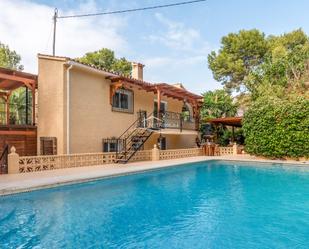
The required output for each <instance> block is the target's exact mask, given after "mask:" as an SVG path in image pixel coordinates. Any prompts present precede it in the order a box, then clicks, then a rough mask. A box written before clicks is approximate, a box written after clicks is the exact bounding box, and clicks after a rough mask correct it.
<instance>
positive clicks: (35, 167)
mask: <svg viewBox="0 0 309 249" xmlns="http://www.w3.org/2000/svg"><path fill="white" fill-rule="evenodd" d="M236 154H238V153H237V145H236V144H234V145H233V146H231V147H218V149H217V151H216V154H214V155H217V156H219V155H236ZM203 155H205V150H204V148H187V149H177V150H159V149H158V148H157V146H156V145H155V146H154V148H153V149H152V150H143V151H138V152H137V153H136V154H135V155H134V156H133V157H132V158H131V160H130V162H137V161H158V160H169V159H179V158H185V157H196V156H203ZM115 159H116V154H115V153H113V152H109V153H106V152H102V153H83V154H70V155H49V156H19V155H18V154H17V153H16V149H15V147H14V146H12V147H11V150H10V154H9V155H8V173H9V174H18V173H27V172H36V171H45V170H54V169H64V168H76V167H84V166H97V165H104V164H112V163H114V162H115Z"/></svg>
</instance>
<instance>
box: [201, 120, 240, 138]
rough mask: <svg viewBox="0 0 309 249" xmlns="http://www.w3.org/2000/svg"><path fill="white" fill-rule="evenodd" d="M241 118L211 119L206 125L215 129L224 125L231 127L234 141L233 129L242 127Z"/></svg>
mask: <svg viewBox="0 0 309 249" xmlns="http://www.w3.org/2000/svg"><path fill="white" fill-rule="evenodd" d="M242 119H243V118H242V117H224V118H213V119H209V120H207V122H208V123H211V124H214V125H215V126H216V127H218V125H220V124H221V125H225V126H231V127H232V136H233V140H235V127H242Z"/></svg>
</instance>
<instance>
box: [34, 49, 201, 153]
mask: <svg viewBox="0 0 309 249" xmlns="http://www.w3.org/2000/svg"><path fill="white" fill-rule="evenodd" d="M143 67H144V66H143V65H142V64H140V63H132V68H133V69H132V76H131V77H125V76H123V75H119V74H117V73H114V72H110V71H107V70H102V69H100V68H97V67H95V66H93V65H88V64H83V63H80V62H78V61H76V60H73V59H70V58H67V57H55V56H49V55H42V54H39V55H38V93H39V94H38V125H37V137H38V151H39V153H40V154H71V153H90V152H102V151H104V152H112V151H116V150H118V151H122V152H123V153H124V156H125V157H127V156H129V157H130V156H131V155H132V154H134V151H136V150H142V149H151V148H153V146H154V144H158V145H159V147H160V148H161V149H181V148H192V147H196V138H197V136H198V121H199V108H200V105H201V99H202V97H201V96H200V95H196V94H194V93H191V92H189V91H187V90H186V89H185V88H184V87H183V86H182V85H181V84H177V85H169V84H166V83H158V84H151V83H148V82H145V81H144V80H143ZM132 148H133V149H132ZM130 149H131V150H132V151H131V152H130Z"/></svg>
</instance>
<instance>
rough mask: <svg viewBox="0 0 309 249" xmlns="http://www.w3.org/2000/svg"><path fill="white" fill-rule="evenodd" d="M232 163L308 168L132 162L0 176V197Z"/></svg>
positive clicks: (241, 157)
mask: <svg viewBox="0 0 309 249" xmlns="http://www.w3.org/2000/svg"><path fill="white" fill-rule="evenodd" d="M218 159H219V160H220V159H221V160H236V161H251V162H254V161H258V162H268V163H284V164H299V165H308V166H309V161H305V162H297V161H277V160H263V159H259V158H256V157H251V156H247V155H239V156H219V157H206V156H199V157H190V158H181V159H173V160H162V161H147V162H134V163H129V164H105V165H99V166H89V167H78V168H66V169H57V170H50V171H40V172H33V173H23V174H11V175H0V195H7V194H13V193H18V192H26V191H31V190H35V189H42V188H50V187H56V186H61V185H66V184H71V183H78V182H85V181H91V180H95V179H100V178H105V177H113V176H119V175H126V174H132V173H136V172H144V171H148V170H154V169H160V168H165V167H170V166H175V165H179V164H184V163H191V162H200V161H207V160H218Z"/></svg>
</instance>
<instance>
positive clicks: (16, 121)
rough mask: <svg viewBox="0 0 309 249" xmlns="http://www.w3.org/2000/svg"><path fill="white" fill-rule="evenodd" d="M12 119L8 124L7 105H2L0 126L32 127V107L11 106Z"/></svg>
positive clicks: (0, 107) (0, 105)
mask: <svg viewBox="0 0 309 249" xmlns="http://www.w3.org/2000/svg"><path fill="white" fill-rule="evenodd" d="M9 110H10V118H9V122H7V112H6V105H5V104H3V103H1V104H0V125H31V124H32V123H33V122H32V107H31V106H28V109H27V108H26V106H25V105H18V104H10V105H9Z"/></svg>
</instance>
